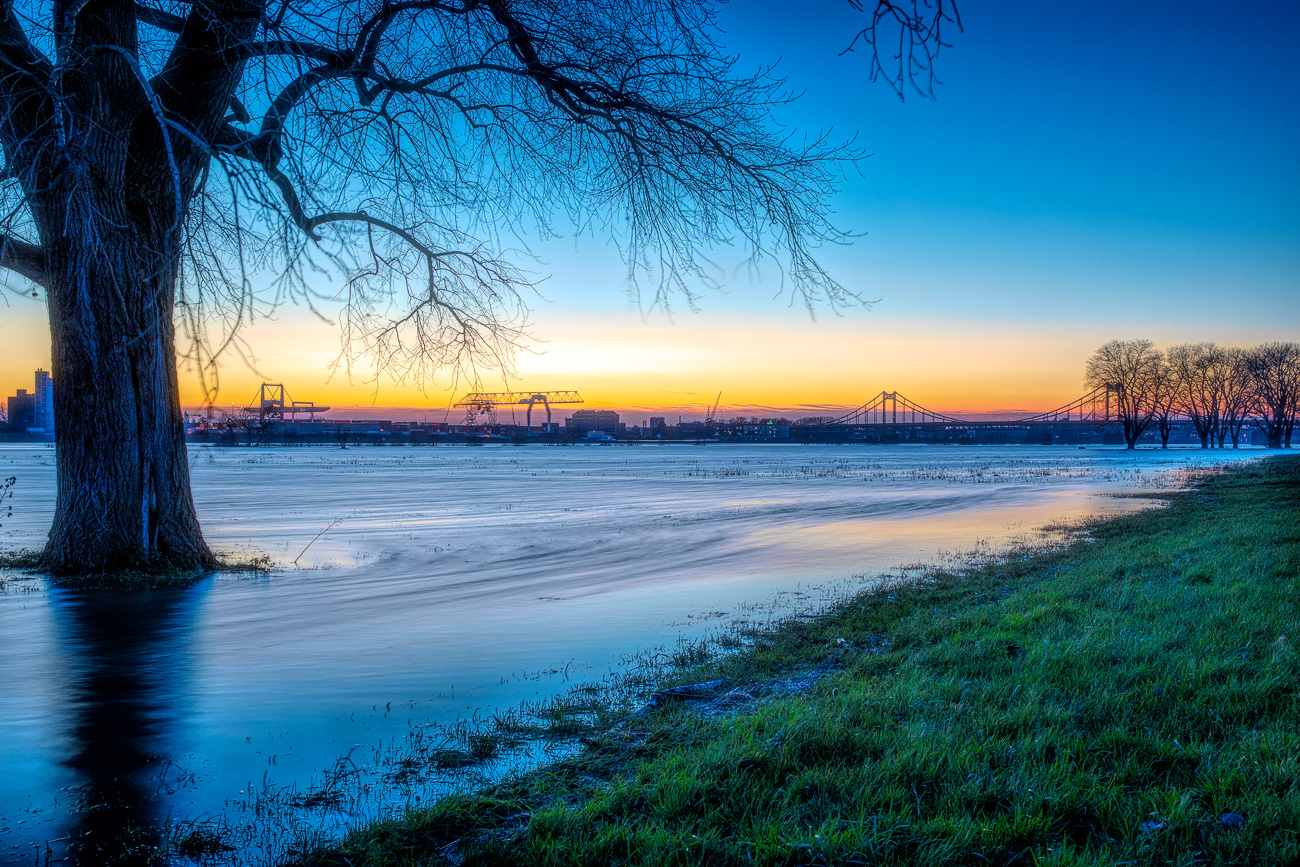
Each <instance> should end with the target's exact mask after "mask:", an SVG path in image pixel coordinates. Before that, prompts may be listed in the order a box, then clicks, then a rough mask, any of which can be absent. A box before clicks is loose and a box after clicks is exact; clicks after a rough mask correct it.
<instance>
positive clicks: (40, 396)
mask: <svg viewBox="0 0 1300 867" xmlns="http://www.w3.org/2000/svg"><path fill="white" fill-rule="evenodd" d="M34 396H35V398H36V406H35V409H34V411H33V415H34V421H33V423H32V428H33V429H34V430H39V431H49V432H53V431H54V380H52V379H50V375H49V373H47V372H46V371H44V370H37V371H36V394H35V395H34Z"/></svg>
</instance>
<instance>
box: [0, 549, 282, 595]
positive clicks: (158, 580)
mask: <svg viewBox="0 0 1300 867" xmlns="http://www.w3.org/2000/svg"><path fill="white" fill-rule="evenodd" d="M274 569H275V567H274V565H273V564H272V562H271V558H270V557H269V556H267V555H259V556H252V557H229V556H219V557H218V558H217V565H216V566H215V567H213V568H212V569H182V568H177V567H174V566H156V567H151V566H148V565H145V566H141V567H139V568H133V569H118V570H115V571H111V572H90V573H87V574H84V575H51V574H49V573H47V572H44V571H43V570H42V567H41V552H40V551H36V550H32V549H21V550H16V551H0V570H11V571H13V572H18V573H21V574H24V575H26V576H28V577H36V576H40V577H43V578H44V579H46V580H47V581H48V582H49V583H50V585H51V586H54V587H62V588H65V589H68V590H126V591H136V590H155V589H162V588H166V587H185V586H188V585H191V584H193V583H195V582H196V581H201V580H203V579H205V578H208V577H210V576H212V575H213V574H215V573H218V572H225V573H236V574H238V573H254V574H262V573H267V572H271V571H273V570H274ZM4 584H5V581H4V578H3V577H2V576H0V587H3V586H4Z"/></svg>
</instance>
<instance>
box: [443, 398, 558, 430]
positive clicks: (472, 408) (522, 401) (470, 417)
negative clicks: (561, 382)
mask: <svg viewBox="0 0 1300 867" xmlns="http://www.w3.org/2000/svg"><path fill="white" fill-rule="evenodd" d="M582 402H583V401H582V396H581V395H580V394H578V393H577V392H576V391H520V392H515V391H474V392H470V393H469V394H467V395H465V396H464V397H462V398H461V399H460V400H458V401H456V403H454V404H452V406H454V407H456V408H458V409H463V410H465V424H475V423H476V422H477V420H478V417H479V415H480V414H483V413H488V414H491V413H493V412H495V411H496V408H497V407H499V406H526V407H528V412H527V413H526V414H525V415H524V424H525V425H526V426H527V427H530V428H531V427H532V425H533V406H534V405H535V404H538V403H540V404H541V405H542V406H544V407H546V423H547V425H549V424H550V423H551V405H552V404H569V403H582Z"/></svg>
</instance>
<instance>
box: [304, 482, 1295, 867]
mask: <svg viewBox="0 0 1300 867" xmlns="http://www.w3.org/2000/svg"><path fill="white" fill-rule="evenodd" d="M1298 601H1300V460H1296V459H1294V458H1290V457H1282V458H1273V459H1269V460H1266V461H1261V462H1255V463H1252V464H1250V465H1246V466H1242V467H1238V468H1236V469H1233V470H1231V471H1229V472H1227V473H1225V474H1223V475H1220V476H1214V477H1210V478H1207V479H1204V480H1202V481H1200V482H1198V483H1197V485H1196V486H1195V487H1194V488H1193V489H1192V490H1191V491H1189V492H1187V493H1182V494H1177V495H1173V496H1172V497H1170V502H1169V505H1168V508H1164V509H1157V510H1151V511H1146V512H1142V513H1138V514H1135V515H1130V516H1127V517H1123V518H1118V519H1114V520H1110V521H1106V522H1104V523H1099V524H1097V525H1095V526H1092V527H1090V528H1089V529H1088V532H1087V533H1085V534H1083V535H1082V536H1081V537H1080V538H1079V539H1078V540H1077V541H1075V542H1074V543H1072V544H1070V545H1068V546H1064V547H1061V548H1058V549H1055V550H1046V551H1039V552H1036V553H1035V552H1025V553H1021V554H1017V555H1013V556H1010V557H1007V558H1005V559H1003V560H1002V561H1000V562H994V563H990V564H986V565H982V566H980V567H978V568H976V569H973V570H971V571H970V572H967V573H965V574H962V575H956V574H950V573H938V574H934V575H931V576H929V577H928V578H927V579H926V580H925V581H922V582H920V583H918V584H914V585H911V586H894V587H889V588H885V589H882V590H879V591H877V592H875V593H871V594H866V595H863V596H860V597H858V598H856V599H853V600H851V601H849V602H847V603H845V604H843V605H841V606H838V607H837V608H836V609H835V610H832V611H829V612H827V613H825V614H824V615H822V616H820V617H818V618H815V619H812V620H802V621H792V622H788V623H786V624H784V625H782V626H780V627H778V628H776V629H775V630H774V631H771V632H769V633H765V634H762V635H760V636H758V637H757V638H756V639H754V640H752V641H749V642H747V643H746V646H745V647H744V648H743V649H741V650H739V651H737V652H734V653H730V654H727V655H724V656H722V657H720V658H716V659H712V660H709V661H704V662H699V661H698V660H692V661H691V662H692V663H696V664H693V665H691V667H688V668H682V669H678V670H677V671H676V674H675V676H674V679H673V682H677V683H681V682H690V681H691V680H700V681H702V680H707V679H711V678H715V677H730V678H732V680H733V681H734V682H735V683H737V684H739V685H742V686H743V685H745V684H752V683H761V682H763V681H765V680H768V679H770V678H773V677H777V676H782V675H789V674H791V673H798V672H802V671H807V670H808V669H810V668H812V667H814V666H818V665H823V666H824V665H828V664H829V665H833V666H834V667H833V669H832V673H830V674H828V675H826V676H824V677H822V678H820V679H818V680H817V681H816V682H815V683H814V684H813V685H812V686H811V687H810V688H809V689H808V690H807V691H806V692H803V693H801V694H795V695H789V694H787V695H784V696H781V697H777V698H772V699H770V700H766V701H761V702H759V703H757V704H750V705H749V706H747V707H746V708H744V709H743V710H741V711H739V712H735V713H731V714H725V715H714V716H710V715H707V714H703V713H700V712H699V710H698V708H697V707H694V706H692V705H691V704H690V703H680V704H676V705H669V706H667V707H665V708H663V709H660V710H654V711H651V712H649V713H646V714H643V715H640V716H636V717H633V718H632V719H630V720H629V721H628V722H627V723H626V724H624V725H623V726H621V727H619V728H617V729H614V730H610V731H608V732H607V733H606V734H603V735H598V736H596V737H595V738H593V739H590V740H589V741H588V743H589V746H588V748H586V749H585V750H583V751H582V752H581V753H580V754H579V755H577V756H575V757H574V758H571V759H568V760H565V761H563V762H560V763H558V764H554V765H551V766H548V767H546V768H542V769H540V770H538V771H535V772H532V773H529V774H527V775H524V776H522V777H520V778H518V779H514V780H511V781H509V782H507V783H505V784H503V785H500V786H497V787H495V788H493V789H490V790H487V791H484V792H481V793H478V794H472V795H459V796H453V797H448V798H446V799H444V800H442V801H441V802H439V803H438V804H437V805H436V806H434V807H432V808H430V809H426V810H422V811H418V812H412V813H410V814H408V815H407V816H405V817H404V818H403V819H401V820H396V821H388V822H382V823H378V824H375V825H372V826H369V827H366V828H363V829H360V830H358V831H355V832H353V833H352V834H350V835H349V836H347V837H346V838H345V839H344V840H343V841H341V842H340V843H337V844H335V845H333V846H330V847H327V848H322V849H317V850H315V851H313V852H310V853H306V854H304V855H303V856H302V859H301V860H302V861H304V862H306V863H312V864H339V865H342V864H347V865H351V867H362V865H379V864H442V863H455V864H461V863H464V864H501V865H507V864H508V865H515V864H541V865H548V864H554V865H588V864H629V865H632V864H656V865H658V864H681V865H688V864H746V865H748V864H758V865H804V864H881V865H884V864H889V865H905V864H917V865H922V864H923V865H942V864H992V865H999V864H1000V865H1011V864H1038V865H1102V864H1107V865H1109V864H1120V863H1123V864H1139V865H1144V864H1172V865H1192V864H1234V865H1235V864H1259V865H1300V698H1298V696H1300V668H1298V665H1300V655H1298V654H1297V652H1296V643H1297V641H1300V612H1298V611H1297V602H1298ZM840 639H843V642H841V641H840ZM1225 819H1226V820H1227V821H1225Z"/></svg>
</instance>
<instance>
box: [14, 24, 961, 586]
mask: <svg viewBox="0 0 1300 867" xmlns="http://www.w3.org/2000/svg"><path fill="white" fill-rule="evenodd" d="M912 5H913V9H912V10H911V11H912V12H914V13H916V14H911V13H908V14H903V15H901V17H899V16H895V17H888V14H889V10H891V9H894V10H903V11H904V12H907V5H906V4H892V3H881V4H877V6H876V13H875V17H874V18H873V19H872V20H871V22H870V26H869V27H868V28H867V29H866V30H865V31H864V39H865V40H866V42H867V44H869V45H870V46H871V48H872V50H873V54H874V55H875V58H876V59H875V62H876V65H877V67H879V68H882V69H883V68H886V67H888V68H894V67H897V68H898V69H899V70H900V73H899V75H898V76H895V77H892V78H891V83H893V84H895V86H899V84H900V83H901V82H903V81H912V82H915V81H917V80H923V81H932V78H931V77H930V76H931V75H932V70H933V64H932V60H933V58H934V56H935V53H936V52H937V51H938V48H939V46H940V45H942V39H941V32H940V25H941V24H942V23H943V22H945V21H952V22H954V23H955V19H954V18H952V17H950V13H949V11H948V10H949V9H950V8H951V7H948V8H945V7H942V6H941V7H939V9H938V12H939V15H938V17H934V16H933V15H930V14H927V13H926V9H927V8H929V4H926V3H924V2H922V3H921V5H920V6H916V4H912ZM714 12H715V10H714V7H713V5H712V4H711V3H710V2H707V0H600V2H597V0H564V2H560V0H211V2H204V3H192V2H186V0H53V2H51V3H43V2H36V0H25V2H24V0H0V60H2V61H3V65H2V68H0V146H2V147H3V151H4V157H5V160H6V162H5V165H4V171H3V175H0V180H3V185H2V186H0V191H3V195H4V197H5V201H4V209H3V211H0V214H3V215H4V216H3V218H2V219H3V224H2V225H0V265H3V266H5V267H7V268H8V269H9V270H10V271H11V272H14V273H15V274H17V275H21V277H23V278H26V280H27V281H30V286H28V284H22V287H21V291H24V292H29V291H30V292H32V293H33V294H38V295H39V294H40V292H41V291H43V292H44V294H45V299H46V302H47V305H48V308H49V315H50V329H51V336H52V345H53V375H54V378H55V380H56V381H57V382H58V385H59V387H58V389H57V391H56V396H55V420H56V429H57V432H58V433H57V448H58V457H57V464H58V467H57V479H58V491H59V493H58V501H57V506H56V511H55V517H54V523H53V527H52V529H51V531H50V536H49V540H48V543H47V546H46V549H45V553H44V557H43V563H44V565H45V567H46V568H48V569H49V570H51V571H54V572H76V571H82V570H93V571H102V570H110V569H115V568H118V567H121V566H124V565H150V566H164V567H165V566H176V567H186V568H192V567H206V566H210V565H212V564H213V563H214V559H213V557H212V554H211V553H210V552H209V550H208V547H207V545H206V544H205V543H204V541H203V537H202V534H201V532H200V528H199V524H198V520H197V517H196V514H195V511H194V506H193V500H192V497H191V494H190V485H189V470H188V465H187V461H186V459H185V443H184V433H183V426H182V419H181V412H180V406H179V392H178V384H177V367H176V335H175V329H176V324H177V323H179V325H180V327H181V328H182V329H183V332H184V336H185V337H186V338H187V339H188V342H189V345H190V348H189V349H188V350H186V353H185V357H186V358H187V359H188V362H189V363H190V364H191V365H192V369H193V370H195V371H196V372H197V373H198V374H199V376H200V377H202V378H203V381H204V383H205V387H207V388H209V389H215V387H216V384H217V383H216V380H215V376H216V367H215V365H214V359H215V358H216V357H217V356H219V355H220V354H221V353H222V351H223V350H224V349H226V348H228V347H230V346H232V345H238V342H239V341H240V336H239V333H238V326H239V325H240V324H241V323H245V322H247V321H248V320H249V318H250V317H251V316H253V315H254V314H255V312H256V311H257V310H258V309H259V304H271V305H276V304H282V303H287V302H296V303H301V304H306V305H309V306H311V307H313V309H315V308H316V307H317V306H318V305H321V304H325V305H327V306H328V305H330V304H337V305H338V307H339V311H340V312H339V313H338V315H339V317H340V320H341V327H342V334H343V345H344V351H343V353H342V355H341V363H342V364H344V365H347V364H349V363H350V362H351V360H352V359H354V358H357V357H358V356H359V355H361V354H367V355H369V356H370V357H371V358H373V359H374V360H375V362H376V363H377V364H378V365H380V366H381V367H384V368H386V369H388V370H391V371H394V372H396V373H397V374H398V375H411V376H413V377H415V378H416V379H417V380H419V379H420V378H421V377H423V376H424V375H426V374H428V373H429V372H430V371H433V370H437V369H440V368H446V367H451V368H452V369H457V370H460V369H467V368H469V369H472V368H474V367H476V366H477V365H480V364H489V365H497V364H499V363H501V362H502V360H503V359H504V358H505V357H506V356H507V355H508V352H509V349H510V346H511V344H512V341H513V340H515V339H517V338H518V337H519V335H520V334H521V333H522V331H521V329H522V328H523V325H524V313H525V309H524V305H523V302H522V300H521V295H520V293H521V291H523V290H524V289H525V288H527V287H528V286H529V285H530V277H529V275H528V274H527V272H526V271H525V270H524V267H523V266H524V264H525V262H524V261H522V260H521V259H520V258H519V257H518V256H516V255H512V254H511V253H510V251H509V247H510V244H512V243H516V242H514V241H511V239H524V238H529V237H537V236H542V237H546V236H550V235H552V234H555V233H557V232H559V231H561V230H567V229H570V228H573V229H576V230H593V231H599V232H601V233H604V234H606V235H608V236H610V237H613V238H615V239H616V241H617V243H618V244H619V245H620V249H621V251H622V252H623V254H624V256H625V258H626V261H627V262H628V267H629V273H630V275H631V277H632V279H633V280H634V282H635V283H636V285H639V286H643V287H645V289H646V291H647V292H648V293H649V297H650V299H651V301H652V303H658V304H663V305H666V304H667V303H668V301H669V298H670V296H672V295H673V294H674V293H676V295H677V297H685V298H686V300H687V302H688V303H690V302H691V301H692V299H693V298H694V292H695V291H696V290H697V288H698V287H699V286H702V285H708V283H709V282H710V279H711V274H712V273H713V272H712V270H711V269H710V268H709V267H708V266H707V261H706V258H705V255H704V254H706V253H707V252H708V251H709V250H710V249H711V248H713V247H716V246H719V245H723V244H729V243H733V242H734V243H736V244H737V245H738V246H740V247H742V248H743V249H744V250H746V251H747V253H748V255H750V256H752V257H755V258H767V259H771V260H773V261H776V262H778V263H779V264H780V266H781V268H782V273H783V275H784V278H785V280H786V282H787V285H788V286H789V287H790V288H791V290H792V291H793V293H794V294H795V296H796V297H799V298H802V299H803V300H804V301H805V302H806V303H808V304H809V305H815V304H819V303H828V304H830V305H831V306H836V305H840V304H851V303H855V302H856V301H857V300H858V299H857V298H856V296H855V295H854V294H853V293H852V292H850V291H848V290H846V289H845V288H844V287H843V286H841V285H840V284H839V283H837V282H836V281H835V280H833V279H831V278H830V277H829V276H828V275H827V274H826V272H825V271H824V270H823V269H822V267H821V266H820V265H819V264H818V262H817V260H816V259H815V258H814V252H815V250H816V248H817V247H818V246H819V245H820V244H823V243H827V242H838V241H842V240H844V238H845V237H846V236H845V234H844V233H843V232H841V231H840V230H838V229H837V228H836V227H834V226H833V225H831V223H830V222H829V220H828V214H829V211H828V196H829V194H830V193H831V192H832V191H833V187H834V184H835V181H836V178H837V173H838V171H839V165H840V163H841V161H842V160H844V159H846V158H851V157H853V156H854V154H853V153H852V152H850V151H848V150H846V149H844V148H841V147H839V146H837V145H834V144H833V143H831V142H829V141H827V140H826V139H825V138H819V137H814V138H811V139H805V140H797V139H795V138H793V137H792V136H791V135H789V134H788V133H787V132H785V131H782V130H780V129H778V128H775V127H774V126H773V124H772V123H771V121H770V119H769V113H770V108H771V106H772V105H773V104H774V103H776V102H779V101H781V100H782V99H784V98H785V97H784V95H783V92H782V83H781V82H780V81H779V80H778V79H775V78H773V77H772V76H771V75H770V74H769V73H768V72H766V71H759V72H757V73H754V74H752V75H745V74H740V73H738V72H737V70H736V69H735V68H734V65H733V62H732V61H731V60H729V59H728V58H727V57H726V56H724V54H723V53H722V51H721V50H720V48H719V46H718V43H717V42H716V41H715V34H716V29H715V27H714ZM882 13H885V15H886V17H884V18H882V17H881V15H882ZM882 22H885V23H891V24H896V25H897V26H898V28H899V29H898V31H897V32H898V33H899V34H900V39H901V41H900V42H899V43H898V44H899V46H900V48H899V50H898V52H897V53H895V54H893V55H890V54H888V53H886V54H885V55H881V54H880V48H881V45H882V40H880V39H878V38H877V27H878V26H879V25H880V24H881V23H882ZM882 57H883V60H882ZM920 89H921V90H922V92H924V91H925V85H921V88H920ZM520 243H522V242H520ZM266 274H272V275H277V277H276V279H275V280H274V281H272V282H271V283H270V285H269V286H268V287H266V288H265V290H264V291H263V292H259V291H257V290H256V289H255V287H256V285H257V280H258V277H259V275H266ZM330 276H333V277H334V278H336V280H337V282H336V283H335V284H334V286H335V288H332V289H322V288H321V287H322V286H323V285H325V281H326V278H327V277H330ZM31 287H35V288H31Z"/></svg>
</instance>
